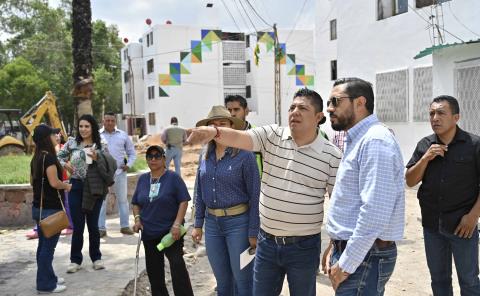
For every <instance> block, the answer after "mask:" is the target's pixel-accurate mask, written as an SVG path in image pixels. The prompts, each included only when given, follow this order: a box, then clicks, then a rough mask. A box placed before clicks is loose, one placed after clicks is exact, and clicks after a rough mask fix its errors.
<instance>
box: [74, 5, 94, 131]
mask: <svg viewBox="0 0 480 296" xmlns="http://www.w3.org/2000/svg"><path fill="white" fill-rule="evenodd" d="M72 53H73V83H74V88H73V91H72V95H73V98H74V100H75V105H76V112H75V115H76V116H77V117H76V118H75V122H77V120H76V119H77V118H78V117H80V116H82V115H83V114H93V112H92V94H93V79H92V9H91V5H90V0H72Z"/></svg>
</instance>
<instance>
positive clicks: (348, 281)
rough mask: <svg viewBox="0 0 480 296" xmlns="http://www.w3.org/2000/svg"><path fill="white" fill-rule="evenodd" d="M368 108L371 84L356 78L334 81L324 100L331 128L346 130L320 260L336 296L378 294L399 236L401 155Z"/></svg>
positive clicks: (402, 191) (389, 270) (391, 264)
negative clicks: (326, 242)
mask: <svg viewBox="0 0 480 296" xmlns="http://www.w3.org/2000/svg"><path fill="white" fill-rule="evenodd" d="M373 106H374V96H373V89H372V86H371V84H370V83H368V82H366V81H364V80H362V79H359V78H344V79H339V80H337V81H335V83H334V87H333V90H332V92H331V95H330V99H329V101H328V103H327V111H328V112H329V113H330V121H331V124H332V128H333V129H334V130H345V131H347V136H346V139H345V146H344V155H343V158H342V161H341V163H340V168H339V170H338V172H337V182H336V184H335V189H334V190H333V195H332V199H331V203H330V207H329V210H328V219H327V224H326V229H327V232H328V234H329V236H330V237H331V239H332V240H331V244H330V246H329V248H328V250H327V251H326V253H327V254H329V255H328V256H326V257H325V261H323V262H322V266H323V269H324V272H327V273H328V274H329V277H330V281H331V282H332V286H333V289H334V290H335V295H336V296H347V295H348V296H350V295H352V296H353V295H357V296H358V295H364V296H369V295H383V293H384V289H385V284H386V283H387V281H388V280H389V278H390V276H391V274H392V273H393V269H394V267H395V262H396V259H397V247H396V245H395V241H396V240H401V239H402V236H403V230H404V224H405V223H404V222H405V221H404V215H405V189H404V186H405V185H404V184H405V181H404V176H403V171H404V169H403V159H402V153H401V152H400V147H399V145H398V143H397V141H396V140H395V137H394V136H393V134H392V133H391V132H390V131H389V130H388V128H387V127H386V126H385V125H383V124H382V123H380V122H379V121H378V118H377V117H376V116H375V115H374V114H373Z"/></svg>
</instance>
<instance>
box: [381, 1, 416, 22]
mask: <svg viewBox="0 0 480 296" xmlns="http://www.w3.org/2000/svg"><path fill="white" fill-rule="evenodd" d="M407 11H408V0H377V20H383V19H386V18H388V17H391V16H394V15H397V14H401V13H405V12H407Z"/></svg>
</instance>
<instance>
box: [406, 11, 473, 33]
mask: <svg viewBox="0 0 480 296" xmlns="http://www.w3.org/2000/svg"><path fill="white" fill-rule="evenodd" d="M408 7H410V9H412V10H413V12H415V14H416V15H418V16H419V17H420V18H421V19H422V20H424V21H425V22H426V23H427V24H428V25H429V27H430V26H431V25H432V24H431V23H430V21H428V20H426V19H425V18H424V17H423V16H421V15H420V14H419V13H418V12H417V11H416V10H415V9H414V8H413V7H412V6H411V5H410V4H408ZM443 31H445V32H446V33H448V34H449V35H450V36H452V37H454V38H456V39H458V40H459V41H461V42H465V41H463V40H462V39H461V38H460V37H458V36H457V35H455V34H453V33H451V32H450V31H448V30H447V29H445V28H443Z"/></svg>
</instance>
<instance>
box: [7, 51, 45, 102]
mask: <svg viewBox="0 0 480 296" xmlns="http://www.w3.org/2000/svg"><path fill="white" fill-rule="evenodd" d="M46 90H48V83H47V81H45V80H44V79H43V78H42V77H41V75H40V73H39V72H38V71H37V69H35V67H34V66H33V65H32V64H31V63H30V62H29V61H27V60H26V59H24V58H22V57H19V58H16V59H15V60H13V61H12V62H10V63H8V64H6V65H5V66H4V67H3V68H2V69H0V97H1V98H2V107H3V108H21V109H22V110H23V111H27V110H28V109H29V108H30V107H31V106H32V103H31V102H32V101H36V100H38V98H41V97H42V96H43V95H44V94H45V91H46Z"/></svg>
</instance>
